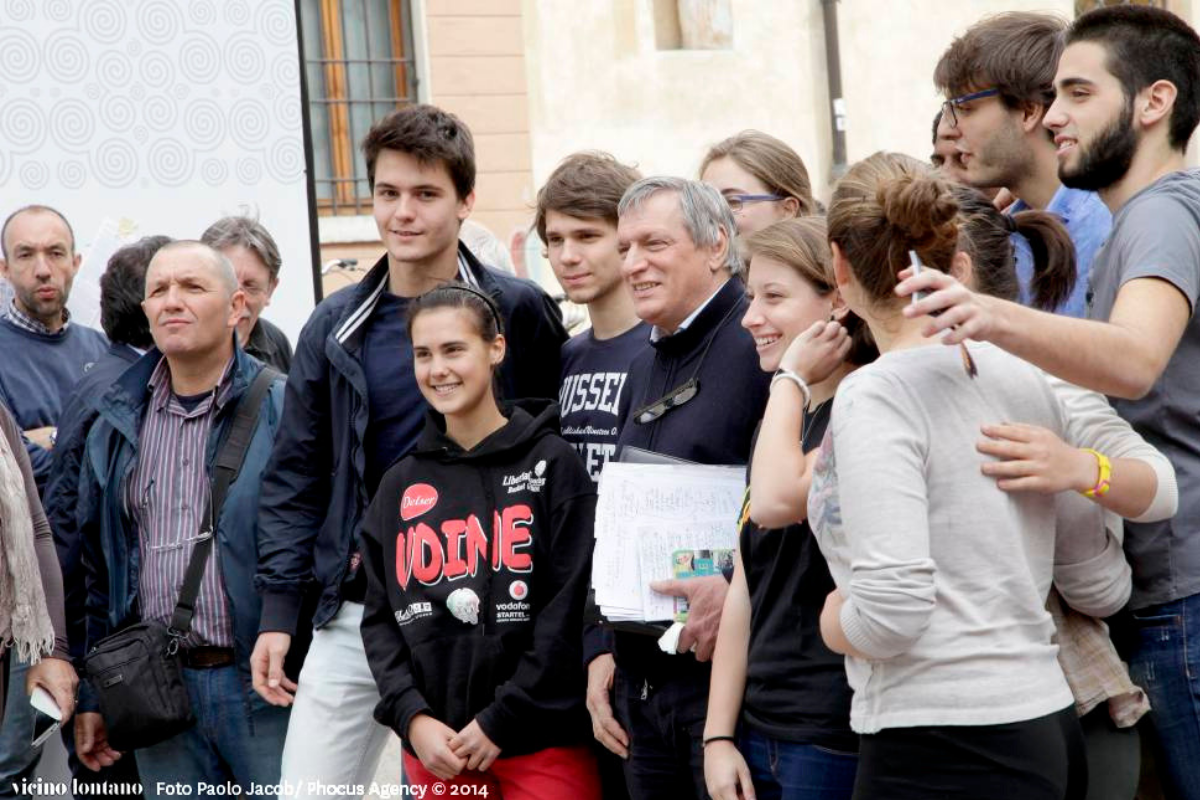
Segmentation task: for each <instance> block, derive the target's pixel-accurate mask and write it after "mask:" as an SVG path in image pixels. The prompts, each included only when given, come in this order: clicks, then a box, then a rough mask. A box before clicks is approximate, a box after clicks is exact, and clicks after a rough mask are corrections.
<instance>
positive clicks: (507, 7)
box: [321, 0, 534, 290]
mask: <svg viewBox="0 0 1200 800" xmlns="http://www.w3.org/2000/svg"><path fill="white" fill-rule="evenodd" d="M412 13H413V16H414V19H413V24H414V27H415V28H416V29H417V32H418V36H417V39H418V51H419V52H418V65H419V69H420V76H421V84H422V86H421V91H420V98H421V100H422V101H423V102H427V103H434V104H436V105H438V106H441V107H442V108H445V109H446V110H448V111H450V112H452V113H454V114H457V115H458V116H459V117H461V118H462V119H463V121H464V122H466V123H467V125H468V126H470V128H471V132H472V134H473V135H474V137H475V157H476V162H477V165H478V174H477V178H476V185H475V208H474V211H473V212H472V214H471V218H472V219H474V220H475V221H477V222H479V223H481V224H482V225H484V226H486V227H487V228H488V229H489V230H491V231H492V232H493V233H494V234H496V235H497V236H498V237H499V238H500V239H501V240H502V241H504V242H507V241H508V240H509V238H510V236H511V234H512V233H513V232H514V231H517V230H519V229H521V228H522V227H523V226H526V225H527V224H528V219H529V217H530V208H531V207H532V205H533V199H534V187H533V172H532V151H531V147H530V125H529V112H528V99H527V84H526V68H525V42H524V33H523V27H522V8H521V0H423V2H414V3H413V5H412ZM323 227H324V232H323V233H324V235H323V236H322V247H321V257H322V261H323V262H327V261H328V260H330V259H334V258H356V259H358V260H359V264H360V265H369V264H370V263H371V262H373V261H374V260H375V259H377V258H379V256H380V255H382V254H383V247H382V245H381V244H380V243H379V241H378V237H377V235H376V233H375V225H374V222H373V221H372V220H371V219H370V218H369V217H368V218H365V219H363V218H359V219H356V220H353V221H341V220H337V221H326V222H325V223H324V225H323ZM335 240H336V241H335ZM344 279H345V276H343V275H335V276H333V277H332V278H331V277H330V276H327V279H326V281H325V285H326V289H327V290H329V289H331V288H334V287H335V286H340V285H341V283H342V282H343V281H344Z"/></svg>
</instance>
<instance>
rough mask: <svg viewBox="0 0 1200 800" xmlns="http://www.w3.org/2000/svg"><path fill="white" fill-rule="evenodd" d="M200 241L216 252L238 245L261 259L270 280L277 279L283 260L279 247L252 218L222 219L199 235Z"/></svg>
mask: <svg viewBox="0 0 1200 800" xmlns="http://www.w3.org/2000/svg"><path fill="white" fill-rule="evenodd" d="M200 241H202V242H204V244H206V245H208V246H209V247H212V248H215V249H217V250H224V249H225V248H227V247H238V246H239V245H240V246H241V247H244V248H246V249H247V250H249V251H250V252H252V253H254V254H255V255H256V256H258V257H259V258H260V259H262V262H263V264H264V265H266V267H267V272H268V273H269V274H270V276H271V280H273V281H274V280H278V279H279V268H280V266H282V265H283V259H282V258H280V257H279V245H277V244H275V238H274V237H273V236H271V233H270V232H269V231H268V230H267V229H266V228H264V227H263V224H262V223H261V222H259V221H258V220H256V219H254V218H253V217H246V216H233V217H222V218H221V219H219V220H217V221H216V222H214V223H213V224H212V225H209V226H208V230H206V231H205V232H204V233H202V234H200Z"/></svg>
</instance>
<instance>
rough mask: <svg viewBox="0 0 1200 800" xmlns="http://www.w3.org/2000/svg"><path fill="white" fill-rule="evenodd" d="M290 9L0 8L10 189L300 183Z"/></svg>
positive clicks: (44, 4) (218, 3)
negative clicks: (53, 186)
mask: <svg viewBox="0 0 1200 800" xmlns="http://www.w3.org/2000/svg"><path fill="white" fill-rule="evenodd" d="M294 14H295V10H294V5H293V1H292V0H0V186H12V187H14V189H15V188H16V187H20V189H19V190H20V191H23V192H40V191H43V190H45V189H46V188H47V187H50V186H52V185H55V186H59V187H62V188H65V189H68V190H78V189H83V188H85V187H90V188H92V189H102V190H109V189H122V188H126V187H130V186H138V187H145V188H146V189H147V190H152V188H153V187H154V186H156V185H158V186H163V187H186V186H187V185H189V184H191V185H195V186H198V187H203V186H207V187H214V188H216V187H222V186H227V185H229V184H231V183H234V184H240V185H242V186H256V185H259V184H263V183H267V182H270V183H288V184H291V183H295V182H297V181H303V179H304V172H305V168H306V165H305V161H304V147H303V141H304V140H303V136H302V128H301V126H302V125H303V124H304V118H303V116H304V115H303V108H302V106H301V102H300V98H299V94H298V91H297V90H298V85H299V79H300V69H301V68H302V67H301V66H300V60H299V55H298V53H297V52H296V34H297V30H296V21H295V16H294Z"/></svg>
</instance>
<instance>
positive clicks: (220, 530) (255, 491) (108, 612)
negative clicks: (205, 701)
mask: <svg viewBox="0 0 1200 800" xmlns="http://www.w3.org/2000/svg"><path fill="white" fill-rule="evenodd" d="M234 346H235V348H236V351H235V355H234V358H235V363H234V366H233V377H232V381H233V382H232V385H231V388H230V394H229V400H228V401H227V402H226V403H225V405H224V406H223V407H222V408H221V409H220V411H219V412H218V413H217V418H216V419H215V420H214V421H213V428H212V433H211V434H210V435H209V439H208V450H207V454H206V463H207V469H208V473H209V475H211V474H212V467H213V461H214V459H215V458H216V454H217V452H216V450H217V444H218V442H219V441H220V439H221V436H222V434H223V432H224V431H225V429H226V428H227V427H228V426H229V425H230V424H231V423H232V421H233V416H234V412H235V409H236V406H237V400H238V399H239V398H240V397H241V396H242V394H243V393H245V392H246V390H247V389H249V388H250V384H251V383H252V382H253V380H254V377H255V376H256V375H258V373H259V371H260V370H261V369H262V368H263V365H262V363H261V362H259V361H258V360H257V359H255V358H254V357H253V356H249V355H247V354H246V353H245V352H243V351H242V349H241V348H240V347H237V345H236V342H235V345H234ZM160 358H162V354H161V353H159V351H158V350H157V349H151V350H150V351H149V352H147V353H146V355H145V356H143V357H142V358H140V359H139V360H138V361H137V362H136V363H135V364H134V365H133V366H132V367H130V368H129V370H128V371H126V372H125V373H124V374H123V375H122V376H121V377H120V378H119V379H118V380H117V382H116V383H115V384H113V386H112V388H111V389H109V391H108V392H107V393H106V394H105V395H104V397H103V399H102V400H101V401H100V404H99V405H100V408H99V411H100V415H99V416H98V417H97V418H96V422H95V423H94V424H93V425H92V430H91V432H89V433H88V438H87V445H86V449H85V453H84V460H83V472H82V474H81V476H80V481H79V512H78V520H77V521H78V523H79V530H80V535H81V536H82V538H83V568H84V575H85V579H84V580H85V584H86V586H87V634H86V640H87V649H88V650H91V648H92V647H94V646H95V645H96V644H97V643H98V642H99V641H100V640H101V639H103V638H104V637H105V636H108V635H109V634H110V633H113V632H115V631H117V630H120V629H121V628H123V627H127V626H129V625H132V624H134V623H136V622H138V621H139V614H138V568H139V564H140V562H141V554H140V552H139V549H140V546H139V543H138V531H137V530H136V529H135V527H134V526H133V523H132V521H131V520H130V519H129V517H128V516H127V515H126V513H125V509H124V503H123V502H122V500H121V484H122V482H123V480H124V478H125V476H126V475H128V473H129V471H130V469H131V468H132V467H133V464H134V458H135V457H136V456H137V451H138V438H139V436H140V435H141V428H142V419H143V417H144V415H145V412H146V408H147V404H148V402H149V399H150V391H149V385H148V384H149V380H150V376H151V375H152V374H153V373H154V368H155V367H156V366H157V365H158V362H159V359H160ZM283 389H284V384H283V379H282V377H281V378H279V379H277V380H276V381H275V382H274V383H273V384H272V386H271V390H270V391H269V392H268V393H267V396H266V398H265V399H264V400H263V405H262V408H261V409H260V411H259V417H258V424H257V425H256V426H255V428H254V435H253V436H252V437H251V440H250V447H249V449H248V450H247V452H246V460H245V463H243V465H242V469H241V472H239V473H238V477H237V479H236V480H235V481H234V482H233V483H232V484H231V485H230V487H229V493H228V494H227V495H226V497H225V504H224V506H222V508H221V513H220V515H219V516H218V518H217V530H216V536H217V540H216V544H217V546H216V547H215V548H213V552H212V555H211V556H210V558H217V559H220V563H221V575H222V577H223V578H224V584H225V597H226V599H227V600H228V602H229V611H230V615H231V617H232V619H233V636H234V650H235V652H236V655H237V665H238V668H239V669H240V670H241V671H242V673H243V676H244V678H245V681H244V682H245V688H246V692H247V696H248V697H249V699H250V700H251V702H263V701H261V700H256V698H257V697H258V695H257V694H256V693H255V692H254V691H253V688H252V686H251V683H250V653H251V652H252V651H253V650H254V643H255V641H256V640H257V638H258V619H259V615H260V612H261V603H260V600H259V597H258V595H257V594H256V593H255V591H254V569H255V564H256V563H257V561H258V535H257V533H258V532H257V527H258V525H257V519H258V514H257V511H258V497H259V486H260V484H261V482H262V480H261V479H262V473H263V470H264V469H265V468H266V466H267V460H268V459H269V458H270V455H271V446H272V444H273V442H274V439H275V434H276V432H277V431H278V429H279V425H280V421H281V419H282V414H283V397H284V391H283ZM88 710H96V705H95V697H94V695H93V694H92V693H91V691H90V687H87V686H85V687H84V690H83V692H82V693H81V698H80V711H88Z"/></svg>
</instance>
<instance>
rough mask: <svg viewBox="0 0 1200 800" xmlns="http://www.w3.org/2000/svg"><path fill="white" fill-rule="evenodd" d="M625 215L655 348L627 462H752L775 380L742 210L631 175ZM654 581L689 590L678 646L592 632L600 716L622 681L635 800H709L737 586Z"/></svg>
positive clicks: (646, 365) (630, 423)
mask: <svg viewBox="0 0 1200 800" xmlns="http://www.w3.org/2000/svg"><path fill="white" fill-rule="evenodd" d="M618 211H619V213H620V222H619V223H618V227H617V231H618V238H619V242H620V247H621V250H622V252H623V253H624V256H625V261H624V264H623V265H622V268H621V269H622V274H623V275H624V277H625V282H626V285H627V286H629V287H630V289H631V291H632V293H633V302H634V309H635V310H636V312H637V315H638V317H640V318H641V319H642V320H644V321H645V322H647V323H649V324H650V325H651V326H652V328H651V331H650V343H651V347H650V348H648V349H647V350H646V351H644V352H642V353H641V354H639V355H638V356H637V357H636V358H635V359H634V361H633V364H632V365H631V366H630V368H629V380H628V382H627V385H626V388H625V393H624V394H623V395H622V399H621V425H620V428H621V432H620V434H619V436H618V438H617V453H618V457H619V455H620V453H621V449H622V447H624V446H627V445H628V446H634V447H639V448H642V449H644V450H652V451H655V452H658V453H663V454H666V455H670V456H675V457H678V458H682V459H685V460H687V461H694V462H697V463H700V464H745V463H746V462H747V460H748V459H749V457H750V448H751V443H752V440H753V438H754V429H755V427H756V426H757V424H758V421H759V420H760V419H762V414H763V410H764V408H765V407H766V402H767V394H768V392H769V381H770V377H771V376H770V375H768V374H767V373H765V372H763V371H762V370H760V369H759V367H758V356H757V354H756V352H755V348H754V340H753V338H751V336H750V334H749V333H748V332H747V331H746V330H745V329H744V328H742V326H741V324H740V323H741V319H742V317H743V316H744V315H745V313H746V308H747V301H746V295H745V288H744V286H743V284H742V281H741V279H740V278H739V277H737V273H739V272H740V271H741V267H742V264H741V258H740V256H739V255H738V252H737V248H736V246H735V240H734V237H735V235H736V231H737V224H736V222H735V221H734V218H733V213H732V212H731V211H730V210H729V206H728V204H727V203H726V202H725V200H724V198H722V197H721V195H720V194H719V193H718V192H717V190H716V189H714V188H712V187H711V186H708V185H706V184H703V183H700V182H699V181H689V180H684V179H682V178H667V177H656V178H645V179H643V180H640V181H638V182H637V183H635V184H633V185H632V186H631V187H629V190H628V191H626V192H625V196H624V197H622V198H621V204H620V207H619V209H618ZM654 588H656V589H657V590H659V591H663V592H665V593H669V594H679V595H682V596H686V597H687V598H688V604H689V611H688V624H687V625H686V626H685V627H684V629H683V633H682V634H681V635H680V638H679V653H678V654H676V655H667V654H664V653H663V652H662V651H661V650H659V648H658V645H657V643H656V642H655V639H654V637H653V636H646V635H642V634H637V633H618V634H616V635H615V636H614V637H608V638H607V639H606V637H604V636H602V635H598V634H597V632H596V631H595V630H594V629H593V630H591V631H589V632H588V635H587V636H586V638H585V642H584V658H585V660H587V661H588V697H589V710H590V711H592V715H593V723H592V724H593V728H595V727H596V725H597V711H596V707H597V704H596V703H595V702H594V699H595V697H596V696H597V695H599V696H600V697H601V698H603V695H604V691H603V690H604V688H605V687H606V686H608V685H612V684H615V686H614V690H613V694H614V696H615V700H616V703H615V711H616V718H617V721H618V722H619V723H620V724H621V726H623V727H624V729H625V730H626V731H628V733H629V737H628V738H629V747H628V759H627V760H626V762H625V778H626V781H627V784H628V787H629V793H630V795H631V796H632V797H637V798H656V797H664V798H665V797H670V798H683V797H696V798H703V797H707V795H708V792H707V788H706V786H705V781H704V756H703V747H702V743H701V736H702V735H703V731H704V717H705V714H706V712H707V708H708V681H709V675H710V672H711V669H710V667H709V664H708V663H707V662H708V661H709V660H710V659H711V658H712V652H713V646H714V645H715V643H716V635H717V625H718V623H719V622H720V617H721V606H722V605H723V603H724V601H725V592H726V590H727V589H728V584H727V582H726V580H725V578H723V577H721V576H714V577H709V578H694V579H691V580H688V581H680V582H676V581H668V582H666V584H665V585H655V587H654ZM614 667H615V676H614Z"/></svg>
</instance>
